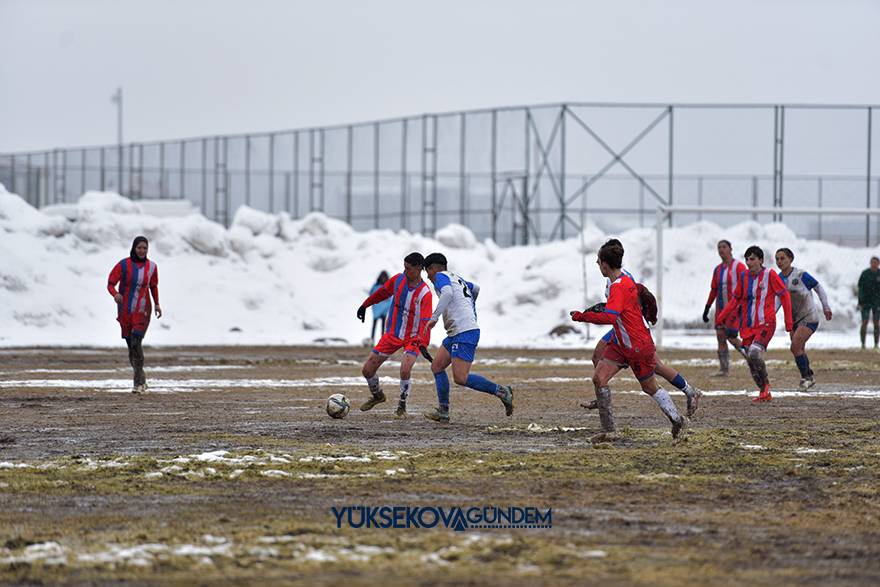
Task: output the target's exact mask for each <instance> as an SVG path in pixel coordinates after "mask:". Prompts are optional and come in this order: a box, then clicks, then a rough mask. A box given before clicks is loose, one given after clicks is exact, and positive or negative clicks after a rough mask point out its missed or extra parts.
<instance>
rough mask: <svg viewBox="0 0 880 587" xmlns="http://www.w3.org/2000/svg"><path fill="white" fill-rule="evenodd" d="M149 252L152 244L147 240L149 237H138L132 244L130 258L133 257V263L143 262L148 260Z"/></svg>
mask: <svg viewBox="0 0 880 587" xmlns="http://www.w3.org/2000/svg"><path fill="white" fill-rule="evenodd" d="M149 250H150V242H149V241H148V240H147V237H145V236H136V237H134V241H132V243H131V252H130V253H129V256H131V260H132V261H143V260H144V259H146V258H147V252H149Z"/></svg>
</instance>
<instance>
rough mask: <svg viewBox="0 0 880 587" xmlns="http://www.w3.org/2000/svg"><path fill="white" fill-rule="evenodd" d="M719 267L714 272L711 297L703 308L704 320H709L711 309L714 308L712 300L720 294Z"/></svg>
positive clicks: (710, 287)
mask: <svg viewBox="0 0 880 587" xmlns="http://www.w3.org/2000/svg"><path fill="white" fill-rule="evenodd" d="M718 273H719V272H718V269H717V268H716V269H715V270H714V271H713V272H712V285H711V286H709V299H707V300H706V307H705V308H703V322H709V310H711V309H712V302H714V301H715V298H716V297H717V296H718Z"/></svg>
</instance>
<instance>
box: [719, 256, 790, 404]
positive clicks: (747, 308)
mask: <svg viewBox="0 0 880 587" xmlns="http://www.w3.org/2000/svg"><path fill="white" fill-rule="evenodd" d="M745 257H746V266H747V267H748V268H749V272H748V274H747V276H746V279H744V280H742V281H740V282H739V283H738V284H737V286H736V291H735V292H734V294H733V297H734V298H735V302H734V303H730V304H727V305H726V306H725V307H724V309H723V310H721V316H720V317H719V318H718V321H719V322H720V323H721V324H724V323H725V320H726V319H727V318H728V317H729V316H730V315H731V314H733V313H734V312H737V311H740V312H742V313H743V315H744V318H743V322H744V323H743V328H742V335H743V337H742V344H743V346H744V347H746V348H748V356H747V358H746V362H747V363H748V364H749V370H750V371H751V373H752V379H754V380H755V383H756V384H757V385H758V389H759V390H760V393H759V394H758V397H756V398H755V399H753V400H752V402H753V403H757V402H769V401H770V400H772V399H773V398H772V397H771V395H770V377H769V376H768V375H767V365H766V364H765V363H764V353H765V352H766V351H767V345H769V344H770V339H772V338H773V333H774V332H776V298H777V297H778V298H779V300H780V302H781V303H782V311H783V313H784V315H785V331H786V332H791V330H792V318H791V296H790V295H789V293H788V289H787V288H786V287H785V284H784V283H782V280H781V279H780V278H779V275H777V274H776V272H775V271H773V269H768V268H766V267H764V251H763V250H761V247H759V246H756V245H752V246H751V247H749V248H748V249H746V255H745Z"/></svg>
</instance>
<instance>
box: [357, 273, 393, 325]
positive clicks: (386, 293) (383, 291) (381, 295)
mask: <svg viewBox="0 0 880 587" xmlns="http://www.w3.org/2000/svg"><path fill="white" fill-rule="evenodd" d="M398 275H399V274H398ZM395 283H397V275H395V276H394V277H392V278H391V279H389V280H387V281H386V282H385V283H383V284H382V287H380V288H379V289H377V290H376V291H374V292H373V293H371V294H370V295H368V296H367V299H365V300H364V302H363V303H362V304H361V305H360V307H359V308H358V309H357V317H358V320H360V321H361V322H363V321H364V318H365V317H366V315H367V308H369V307H370V306H372V305H373V304H378V303H379V302H381V301H382V300H387V299H388V298H390V297H391V296H393V295H394V284H395Z"/></svg>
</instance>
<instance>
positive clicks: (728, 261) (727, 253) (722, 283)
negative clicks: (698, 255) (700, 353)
mask: <svg viewBox="0 0 880 587" xmlns="http://www.w3.org/2000/svg"><path fill="white" fill-rule="evenodd" d="M718 256H719V257H721V263H719V264H718V265H717V266H716V267H715V270H714V271H712V286H711V288H710V289H709V299H708V300H706V307H705V308H704V309H703V322H706V323H707V324H708V323H709V310H710V309H711V308H712V302H715V337H716V338H717V339H718V362H719V363H720V365H721V368H720V369H719V370H718V372H717V373H714V374H712V375H710V377H727V375H728V374H729V373H730V351H729V350H728V349H727V343H728V342H729V343H730V344H731V345H732V346H733V348H735V349H736V350H737V352H739V353H740V354H741V355H742V356H743V357H744V358H746V359H748V357H746V350H745V348H743V345H742V342H741V341H740V340H739V328H740V323H741V322H742V316H741V314H740V312H734V313H732V314H731V315H730V316H729V317H728V318H727V319H726V320H725V321H724V322H721V321H720V320H719V318H718V317H719V316H720V315H721V311H722V310H723V309H724V307H725V306H727V304H729V303H730V302H731V300H732V299H733V292H735V291H736V286H737V285H738V284H739V282H741V281H742V280H743V279H745V277H746V274H747V273H748V269H746V266H745V265H743V263H742V261H737V260H736V259H734V258H733V249H732V247H731V245H730V241H729V240H724V239H722V240H720V241H718Z"/></svg>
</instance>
